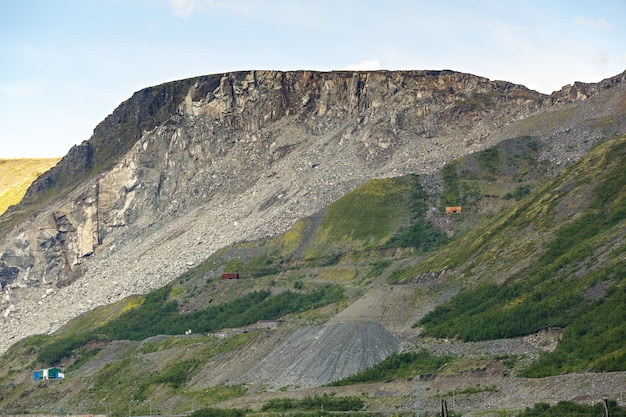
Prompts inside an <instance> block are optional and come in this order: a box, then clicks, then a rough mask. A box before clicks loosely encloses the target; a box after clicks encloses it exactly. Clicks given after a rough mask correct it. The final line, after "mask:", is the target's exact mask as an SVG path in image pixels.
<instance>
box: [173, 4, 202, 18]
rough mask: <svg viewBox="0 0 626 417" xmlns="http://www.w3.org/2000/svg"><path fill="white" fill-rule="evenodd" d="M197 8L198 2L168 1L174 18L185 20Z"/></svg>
mask: <svg viewBox="0 0 626 417" xmlns="http://www.w3.org/2000/svg"><path fill="white" fill-rule="evenodd" d="M199 6H200V1H199V0H170V7H171V8H172V13H174V16H176V17H182V18H185V17H187V16H189V15H190V14H192V13H193V12H195V11H196V10H197V9H198V7H199Z"/></svg>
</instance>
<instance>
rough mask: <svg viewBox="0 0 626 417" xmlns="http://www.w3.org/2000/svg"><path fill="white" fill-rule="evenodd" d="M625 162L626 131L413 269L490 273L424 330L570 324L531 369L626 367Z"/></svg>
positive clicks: (493, 330) (509, 332)
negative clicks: (555, 345)
mask: <svg viewBox="0 0 626 417" xmlns="http://www.w3.org/2000/svg"><path fill="white" fill-rule="evenodd" d="M624 166H626V136H622V137H620V138H616V139H614V140H612V141H610V142H608V143H606V144H604V145H601V146H599V147H597V148H596V149H594V150H593V151H592V152H591V153H590V154H589V155H588V156H587V157H586V158H584V159H583V160H581V161H580V162H579V163H577V164H575V165H574V166H572V167H570V168H569V169H567V170H566V171H565V172H564V173H563V174H562V175H560V176H559V177H558V178H556V179H555V180H554V181H552V182H550V183H549V184H546V185H545V186H544V187H543V188H542V189H541V190H539V191H538V192H537V193H535V194H533V195H531V196H530V197H528V198H526V199H525V200H523V201H522V202H521V203H520V204H519V205H517V206H515V207H514V208H513V209H512V210H509V211H507V212H506V213H504V214H503V215H501V216H500V217H498V218H496V219H495V220H494V221H493V222H491V223H489V224H488V225H487V226H486V227H484V228H480V229H479V230H476V231H473V232H472V233H469V234H468V235H466V236H464V237H463V238H462V239H461V240H459V241H457V242H455V243H454V244H453V245H451V246H450V247H448V248H446V250H442V251H440V252H439V253H437V254H436V255H435V256H433V257H432V258H431V259H429V260H428V261H426V262H424V263H422V264H421V265H419V267H418V268H415V269H414V270H412V271H410V273H417V272H418V271H420V270H428V269H431V270H439V269H444V268H454V271H455V273H454V275H455V278H456V279H458V280H460V281H462V282H464V283H465V284H466V285H470V283H476V282H480V283H481V284H479V285H478V286H473V285H471V286H470V287H469V288H468V290H467V291H464V292H461V293H460V294H458V295H457V296H456V297H454V298H453V299H452V300H450V302H448V303H446V304H444V305H442V306H440V307H438V308H437V309H435V310H434V311H433V312H432V313H430V314H429V315H427V316H426V317H425V318H424V319H423V320H422V321H421V323H420V324H421V325H423V326H424V327H425V329H424V331H425V333H426V334H430V335H435V336H440V337H460V338H462V339H465V340H490V339H496V338H502V337H514V336H521V335H526V334H530V333H533V332H535V331H537V330H540V329H544V328H548V327H567V331H566V332H565V334H564V337H563V340H562V342H561V343H560V344H559V347H558V348H557V351H556V352H555V353H554V354H552V355H548V356H546V357H545V358H543V359H542V361H541V362H540V364H539V365H536V366H534V367H533V368H531V369H530V370H529V371H528V374H529V375H532V376H540V375H546V374H558V373H561V372H572V371H603V370H618V369H626V352H625V351H624V348H623V340H624V337H625V336H626V325H624V323H625V322H626V321H625V318H626V317H624V314H625V313H624V311H626V310H625V309H624V305H625V304H626V301H625V300H626V299H625V297H624V292H625V290H626V281H625V276H626V267H625V264H626V255H625V251H624V249H625V247H626V236H624V230H625V229H626V189H625V187H626V171H624V169H623V168H624ZM599 342H600V343H599Z"/></svg>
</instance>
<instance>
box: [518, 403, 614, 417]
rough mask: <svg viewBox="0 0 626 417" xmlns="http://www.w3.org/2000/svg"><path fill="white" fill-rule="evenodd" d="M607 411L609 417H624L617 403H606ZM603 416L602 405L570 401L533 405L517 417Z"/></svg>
mask: <svg viewBox="0 0 626 417" xmlns="http://www.w3.org/2000/svg"><path fill="white" fill-rule="evenodd" d="M607 405H608V411H609V415H610V416H611V417H626V408H624V407H619V406H618V405H617V402H615V401H608V402H607ZM603 415H605V412H604V405H603V404H601V403H598V404H594V405H587V404H578V403H573V402H570V401H560V402H558V403H557V404H556V405H553V406H551V405H549V404H546V403H538V404H535V406H534V407H532V408H526V410H524V411H523V412H522V413H520V414H518V417H584V416H598V417H601V416H603Z"/></svg>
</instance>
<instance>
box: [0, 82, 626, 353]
mask: <svg viewBox="0 0 626 417" xmlns="http://www.w3.org/2000/svg"><path fill="white" fill-rule="evenodd" d="M625 77H626V76H625V75H624V74H622V75H620V76H618V77H615V78H613V79H610V80H605V81H603V82H602V83H598V84H580V83H578V84H576V85H574V86H568V87H564V89H563V90H561V91H560V92H556V93H554V94H553V95H551V96H546V95H542V94H539V93H537V92H534V91H531V90H528V89H526V88H525V87H523V86H519V85H514V84H511V83H507V82H501V81H495V82H494V81H490V80H488V79H485V78H481V77H477V76H473V75H469V74H462V73H456V72H452V71H403V72H384V71H380V72H332V73H318V72H307V71H300V72H274V71H252V72H239V73H228V74H222V75H214V76H206V77H199V78H194V79H188V80H183V81H179V82H174V83H169V84H164V85H161V86H157V87H152V88H149V89H146V90H142V91H140V92H138V93H136V94H135V95H134V96H133V97H132V98H131V99H129V100H128V101H126V102H124V103H122V104H121V105H120V107H119V108H118V109H116V110H115V112H113V114H112V115H111V116H109V117H108V118H107V119H106V120H105V121H104V122H103V123H102V124H100V125H99V126H98V127H97V128H96V129H95V131H94V136H93V137H92V138H91V139H90V141H88V142H85V143H83V144H82V145H80V146H77V147H75V148H73V149H72V150H71V151H70V153H69V154H68V156H66V157H65V158H64V159H63V160H62V161H61V162H60V163H59V164H58V165H57V166H56V167H55V168H54V169H53V170H52V171H50V172H49V173H48V174H46V175H45V176H43V177H41V178H40V179H39V180H38V181H37V182H36V183H34V184H33V186H32V187H31V189H30V190H29V192H28V193H27V196H26V197H25V200H24V203H23V204H22V206H20V207H17V208H14V210H13V212H14V213H15V212H24V211H25V210H26V211H28V210H30V213H31V215H30V217H28V218H27V219H26V220H25V221H23V222H21V223H19V224H18V226H17V227H14V228H13V229H12V230H8V229H7V228H5V230H4V233H5V235H4V237H3V238H2V240H1V241H0V289H1V296H0V334H1V335H2V336H1V337H0V351H4V350H5V349H6V348H7V347H8V345H9V344H11V343H13V342H14V341H15V340H16V339H18V338H21V337H23V336H26V335H29V334H33V333H43V332H51V331H54V330H55V329H56V328H58V327H59V326H60V325H62V324H63V323H64V322H65V321H67V320H68V319H71V318H72V317H75V316H76V315H78V314H80V313H82V312H84V311H86V310H88V309H91V308H93V307H95V306H96V305H100V304H104V303H109V302H113V301H116V300H118V299H120V298H122V297H124V296H127V295H129V294H131V293H138V292H146V291H149V290H151V289H154V288H156V287H159V286H161V285H163V284H165V283H166V282H168V281H169V280H171V279H172V278H174V277H175V276H177V275H178V274H180V273H182V272H183V271H184V270H185V269H186V268H189V267H190V266H192V265H194V264H196V263H198V262H200V261H201V260H202V259H204V258H206V257H207V256H208V255H209V254H210V253H212V252H213V251H215V250H216V249H219V248H220V247H223V246H225V245H228V244H230V243H233V242H235V241H241V240H246V239H256V238H259V237H262V236H265V235H273V234H276V233H280V232H282V231H284V230H285V229H286V228H287V227H289V226H290V225H292V224H293V223H294V222H295V221H296V220H297V219H299V218H301V217H303V216H307V215H311V214H313V213H315V212H316V211H318V210H320V209H321V208H323V207H324V206H326V205H327V204H328V203H330V202H331V201H333V200H335V199H337V198H338V197H340V196H341V195H343V194H345V193H346V192H347V191H349V190H351V189H353V188H354V187H356V186H358V185H360V184H362V183H364V182H365V181H367V180H369V179H371V178H375V177H388V176H397V175H403V174H408V173H417V174H431V173H433V172H436V170H437V169H438V168H440V167H441V166H442V165H443V164H444V163H445V162H447V161H449V160H450V159H452V158H454V157H458V156H461V155H464V154H467V153H470V152H474V151H476V150H478V149H480V148H482V147H484V146H488V145H490V144H493V143H495V142H497V141H499V140H502V139H506V138H509V137H514V136H516V135H522V134H539V135H542V137H545V139H546V144H547V145H549V144H550V141H549V139H550V138H552V139H554V140H555V143H556V142H559V141H558V140H556V139H559V140H562V139H563V138H564V137H565V138H570V140H571V139H572V138H574V139H575V138H579V139H580V140H577V141H576V142H575V144H573V145H572V143H570V144H569V145H568V147H567V148H568V149H569V150H570V151H569V152H570V153H571V156H572V157H576V156H577V155H578V154H582V153H584V151H585V150H586V149H588V148H589V147H590V146H591V145H592V144H593V141H594V140H593V138H594V136H593V134H591V133H589V132H591V127H589V126H586V125H584V124H583V125H580V124H579V125H578V126H579V127H580V129H578V130H574V131H569V133H567V132H566V133H565V134H564V133H563V129H562V127H561V126H560V125H559V126H555V127H546V125H545V124H540V125H539V126H538V125H537V123H535V124H532V123H530V124H523V122H524V121H525V120H527V118H528V117H529V116H531V115H535V114H539V113H541V114H543V113H546V112H550V111H552V110H554V109H560V108H563V107H564V106H572V105H573V104H572V103H574V104H575V102H578V101H581V100H587V101H593V100H592V99H593V98H594V97H596V96H598V97H600V96H601V95H602V93H603V92H604V91H607V90H609V89H611V90H614V91H618V90H619V91H621V92H622V93H621V94H622V95H621V96H619V95H618V97H622V99H623V84H624V83H623V81H624V78H625ZM611 97H613V96H611ZM611 100H613V101H611ZM615 100H617V99H610V100H609V99H603V100H600V99H598V100H597V103H596V106H597V107H598V108H600V110H597V111H596V113H597V114H596V113H594V115H593V117H601V116H603V115H609V116H610V114H611V111H612V110H611V108H612V107H611V106H612V104H611V103H613V102H614V101H615ZM572 114H574V116H571V117H573V118H574V119H576V117H577V116H576V114H577V113H575V112H574V113H572ZM563 135H565V136H563ZM583 137H585V138H587V141H586V142H585V141H583V140H582V138H583ZM590 138H591V139H590ZM556 148H558V146H557V145H556V144H555V145H554V146H552V147H550V146H547V147H546V149H556ZM564 152H565V151H564ZM552 156H554V154H552ZM548 157H551V156H549V155H546V158H548ZM558 157H559V158H564V159H567V158H569V154H568V155H565V154H564V153H561V154H559V155H558ZM54 189H56V190H59V189H60V190H63V192H62V193H60V194H59V195H58V196H57V197H56V198H55V199H54V200H51V201H50V202H49V203H47V204H46V205H45V206H41V207H38V206H37V204H36V203H37V202H38V201H42V200H43V199H45V198H47V196H49V195H50V193H51V190H54ZM46 201H47V200H46ZM33 207H35V208H38V209H37V210H36V211H35V209H34V208H33ZM7 215H8V216H11V213H8V214H7Z"/></svg>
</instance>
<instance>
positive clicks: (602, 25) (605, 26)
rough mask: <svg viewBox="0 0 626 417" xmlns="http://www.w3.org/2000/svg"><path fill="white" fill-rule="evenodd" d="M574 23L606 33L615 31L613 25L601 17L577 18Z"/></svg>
mask: <svg viewBox="0 0 626 417" xmlns="http://www.w3.org/2000/svg"><path fill="white" fill-rule="evenodd" d="M574 22H575V23H576V24H577V25H581V26H587V27H589V28H592V29H595V30H600V31H605V30H611V29H613V25H612V24H611V23H609V22H608V21H607V20H606V19H605V18H603V17H599V18H597V19H589V18H588V17H577V18H576V19H575V20H574Z"/></svg>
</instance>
